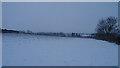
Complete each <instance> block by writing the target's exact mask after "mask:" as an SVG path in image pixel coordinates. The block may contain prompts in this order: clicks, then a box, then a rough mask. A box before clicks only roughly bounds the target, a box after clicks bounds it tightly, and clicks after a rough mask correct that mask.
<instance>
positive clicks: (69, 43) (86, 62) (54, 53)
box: [2, 34, 118, 66]
mask: <svg viewBox="0 0 120 68" xmlns="http://www.w3.org/2000/svg"><path fill="white" fill-rule="evenodd" d="M2 45H3V46H2V47H3V66H20V65H22V66H117V65H118V46H117V45H116V44H114V43H109V42H106V41H101V40H94V39H84V38H67V37H52V36H39V35H27V34H3V44H2Z"/></svg>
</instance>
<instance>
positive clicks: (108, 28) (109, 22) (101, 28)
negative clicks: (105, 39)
mask: <svg viewBox="0 0 120 68" xmlns="http://www.w3.org/2000/svg"><path fill="white" fill-rule="evenodd" d="M118 31H119V30H118V23H117V18H115V17H108V18H106V19H101V20H100V21H99V23H98V24H97V28H96V32H97V33H100V34H110V33H117V32H118Z"/></svg>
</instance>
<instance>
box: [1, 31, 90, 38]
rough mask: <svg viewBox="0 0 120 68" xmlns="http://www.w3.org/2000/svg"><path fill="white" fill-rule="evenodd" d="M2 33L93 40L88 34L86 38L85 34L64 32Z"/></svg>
mask: <svg viewBox="0 0 120 68" xmlns="http://www.w3.org/2000/svg"><path fill="white" fill-rule="evenodd" d="M2 33H21V34H31V35H45V36H59V37H76V38H91V34H87V35H88V36H84V35H85V33H84V34H83V33H74V32H72V33H63V32H59V33H58V32H36V33H35V32H32V31H30V30H27V31H17V30H8V29H2Z"/></svg>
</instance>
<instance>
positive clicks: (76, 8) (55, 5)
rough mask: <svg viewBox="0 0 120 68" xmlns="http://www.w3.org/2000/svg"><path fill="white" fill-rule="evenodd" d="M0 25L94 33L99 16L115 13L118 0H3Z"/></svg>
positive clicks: (47, 30) (34, 30)
mask: <svg viewBox="0 0 120 68" xmlns="http://www.w3.org/2000/svg"><path fill="white" fill-rule="evenodd" d="M2 7H3V8H2V12H3V15H2V19H3V20H2V21H3V23H2V28H6V29H15V30H31V31H33V32H66V33H71V32H78V33H93V32H95V28H96V25H97V23H98V21H99V20H100V19H101V18H106V17H109V16H115V17H118V4H117V2H3V4H2Z"/></svg>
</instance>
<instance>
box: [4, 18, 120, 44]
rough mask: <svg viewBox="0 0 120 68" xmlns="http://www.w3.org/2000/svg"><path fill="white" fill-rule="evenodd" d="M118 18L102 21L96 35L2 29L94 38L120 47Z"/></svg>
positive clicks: (46, 34)
mask: <svg viewBox="0 0 120 68" xmlns="http://www.w3.org/2000/svg"><path fill="white" fill-rule="evenodd" d="M118 28H119V27H118V24H117V18H115V17H108V18H106V19H101V20H100V21H99V23H98V24H97V28H96V33H92V34H87V33H74V32H72V33H62V32H60V33H57V32H37V33H34V32H32V31H30V30H27V31H16V30H7V29H2V33H23V34H32V35H45V36H58V37H76V38H92V39H97V40H104V41H108V42H112V43H116V44H118V45H120V30H119V29H118Z"/></svg>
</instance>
